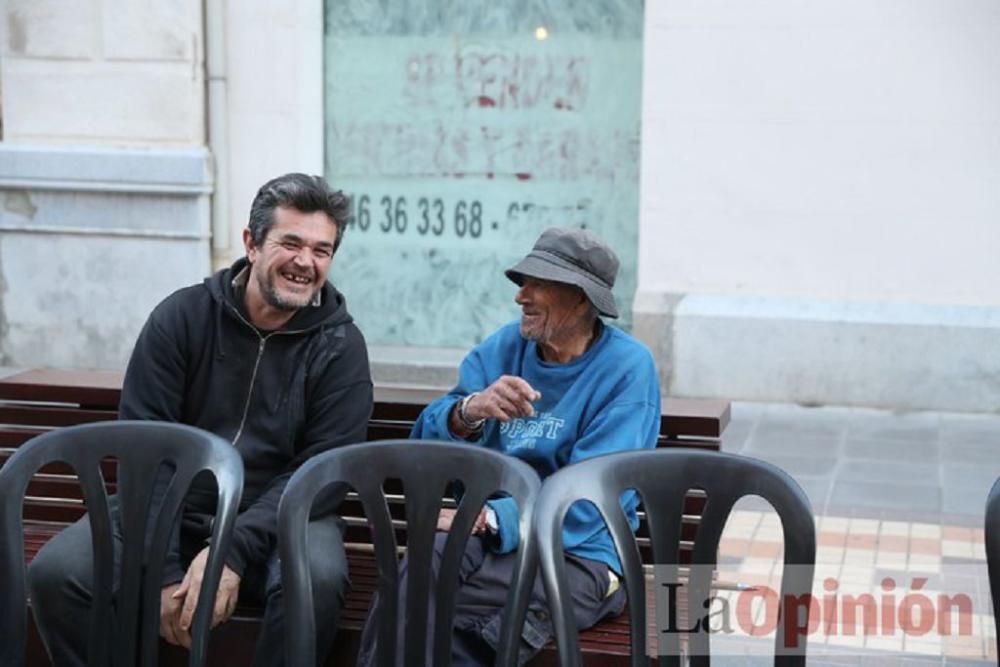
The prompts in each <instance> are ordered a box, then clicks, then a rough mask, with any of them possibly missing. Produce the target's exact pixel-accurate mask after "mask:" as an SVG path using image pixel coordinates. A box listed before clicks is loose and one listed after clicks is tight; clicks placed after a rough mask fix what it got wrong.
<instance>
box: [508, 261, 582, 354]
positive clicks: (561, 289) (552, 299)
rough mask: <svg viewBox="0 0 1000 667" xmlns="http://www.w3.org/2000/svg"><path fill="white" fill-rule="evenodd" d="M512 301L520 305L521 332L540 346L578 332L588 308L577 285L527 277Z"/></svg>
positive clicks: (561, 339) (562, 339)
mask: <svg viewBox="0 0 1000 667" xmlns="http://www.w3.org/2000/svg"><path fill="white" fill-rule="evenodd" d="M514 301H516V302H517V305H519V306H521V335H522V336H524V337H525V338H527V339H529V340H533V341H535V342H536V343H539V344H542V345H546V344H549V343H551V342H553V341H564V340H565V339H566V337H567V336H572V335H576V334H577V333H579V332H580V330H581V322H582V321H583V320H584V319H585V318H586V315H587V313H588V312H589V310H590V303H589V302H588V301H587V297H586V295H585V294H584V293H583V290H581V289H580V288H579V287H574V286H573V285H566V284H564V283H556V282H551V281H548V280H539V279H538V278H531V277H528V276H524V282H523V283H521V288H520V289H519V290H517V294H516V295H515V296H514Z"/></svg>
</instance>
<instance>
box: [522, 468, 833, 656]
mask: <svg viewBox="0 0 1000 667" xmlns="http://www.w3.org/2000/svg"><path fill="white" fill-rule="evenodd" d="M628 489H635V490H636V491H637V492H638V493H639V496H640V498H641V499H642V504H643V508H644V510H645V512H646V520H647V524H648V528H649V534H650V541H651V543H652V550H653V559H654V563H655V565H656V574H657V576H658V577H660V578H661V581H667V582H677V581H678V578H677V577H678V574H679V573H678V560H679V558H678V547H679V545H680V539H681V528H682V510H683V507H684V498H685V495H686V493H687V492H688V491H689V490H691V489H701V490H703V491H704V492H705V493H706V495H707V499H706V503H705V506H704V510H703V512H702V516H701V523H700V525H699V526H698V530H697V534H696V536H695V542H694V551H693V553H692V563H691V564H692V565H693V567H691V568H690V574H689V579H688V582H687V586H686V588H687V590H688V605H687V618H688V619H701V618H702V617H703V616H704V615H705V613H706V612H705V608H704V607H702V606H701V601H704V600H707V599H708V595H709V593H710V585H711V578H712V570H713V569H714V566H715V565H716V560H717V552H718V547H719V538H720V537H721V535H722V530H723V527H724V526H725V522H726V518H727V517H728V516H729V513H730V512H731V510H732V508H733V505H734V504H735V503H736V501H737V500H739V499H740V498H741V497H743V496H745V495H751V494H752V495H758V496H761V497H762V498H764V499H765V500H767V501H768V502H770V503H771V505H772V506H774V508H775V510H776V511H777V513H778V516H779V517H780V518H781V523H782V526H783V528H784V536H785V564H786V565H792V564H794V565H797V566H798V567H794V568H788V567H786V568H785V574H784V576H783V577H782V583H781V599H782V600H787V599H788V598H787V597H786V596H788V595H795V596H801V595H808V594H810V592H811V588H812V581H813V569H814V564H815V560H816V529H815V525H814V522H813V517H812V511H811V509H810V504H809V500H808V498H807V497H806V495H805V493H803V491H802V489H801V488H800V487H799V486H798V484H796V483H795V481H794V480H793V479H792V478H791V477H789V476H788V475H787V474H786V473H784V472H783V471H781V470H780V469H778V468H776V467H775V466H773V465H770V464H768V463H765V462H763V461H758V460H755V459H751V458H746V457H740V456H734V455H731V454H721V453H717V452H699V451H686V450H651V451H650V450H645V451H633V452H623V453H620V454H610V455H608V456H601V457H597V458H594V459H590V460H587V461H583V462H581V463H578V464H575V465H572V466H569V467H567V468H564V469H563V470H560V471H559V472H557V473H556V474H554V475H552V476H551V477H549V478H548V479H546V480H545V484H544V486H543V487H542V490H541V492H540V493H539V497H538V504H537V506H536V508H535V524H534V527H535V533H536V539H537V540H538V548H539V556H540V560H541V569H542V577H543V579H544V582H545V590H546V595H547V597H548V601H549V608H550V611H551V613H552V620H553V625H554V627H555V634H556V640H557V642H558V645H559V655H560V662H561V664H562V665H563V666H564V667H567V666H570V665H572V666H579V665H581V664H582V658H581V655H580V649H579V638H578V636H577V632H576V627H575V625H574V623H573V615H572V610H571V608H570V605H571V600H570V598H569V596H568V593H567V592H566V591H567V578H566V572H565V565H564V561H565V558H564V553H563V547H562V523H563V520H564V517H565V515H566V511H567V510H568V509H569V507H570V506H571V505H572V504H573V503H574V502H576V501H578V500H587V501H590V502H592V503H593V504H594V505H595V506H596V507H597V509H598V511H599V512H600V513H601V515H602V517H603V518H604V521H605V522H606V523H607V525H608V529H609V530H610V532H611V536H612V538H613V539H614V542H615V547H616V549H617V550H618V554H619V556H620V558H621V561H622V567H623V569H624V579H625V581H624V586H625V590H626V594H627V596H628V601H629V605H628V613H629V622H630V625H631V629H630V638H631V645H632V655H631V664H632V665H633V666H636V667H637V666H638V665H648V664H649V660H648V658H647V657H646V634H645V633H646V627H647V626H646V582H645V576H644V573H643V567H642V562H641V560H640V555H639V549H638V545H637V543H636V541H635V539H634V537H633V534H632V530H631V528H630V526H629V524H628V521H627V519H626V517H625V513H624V511H622V509H621V505H620V501H619V498H620V496H621V494H622V493H623V492H624V491H626V490H628ZM798 612H799V616H798V619H799V621H800V623H803V625H801V626H800V627H806V626H807V623H805V622H806V621H808V613H809V605H808V604H807V605H805V606H804V609H803V607H801V606H799V607H798ZM784 613H785V608H784V606H782V608H781V611H780V614H781V615H780V618H782V619H783V618H784ZM803 613H804V614H805V618H803V616H802V614H803ZM783 626H784V623H778V629H777V637H776V639H775V663H779V662H780V663H781V664H795V665H804V664H805V650H806V649H805V640H804V638H800V639H801V641H796V642H795V644H796V645H795V646H794V647H786V646H785V637H784V629H783ZM688 641H689V651H688V655H689V656H690V661H691V664H695V665H699V664H700V665H707V664H708V663H709V657H708V653H709V636H708V633H707V632H692V633H691V634H689V635H688ZM659 642H660V643H659V647H660V648H659V652H660V654H661V656H664V657H663V658H661V662H666V664H679V661H680V654H681V647H680V635H679V633H678V632H663V633H661V634H660V636H659Z"/></svg>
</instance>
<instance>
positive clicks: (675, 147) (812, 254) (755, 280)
mask: <svg viewBox="0 0 1000 667" xmlns="http://www.w3.org/2000/svg"><path fill="white" fill-rule="evenodd" d="M646 11H647V15H646V33H645V35H644V44H645V58H644V100H643V126H642V178H641V180H642V184H641V203H640V208H641V211H640V217H641V226H640V266H639V293H638V295H637V299H636V313H637V314H636V323H637V327H636V328H637V331H638V332H639V333H640V335H642V336H643V337H644V338H645V339H646V340H647V341H649V342H650V343H651V345H652V346H653V347H654V350H655V351H656V352H657V354H658V359H659V361H660V365H661V374H662V379H663V381H664V384H665V386H666V387H667V388H668V389H669V390H670V391H671V392H672V393H675V394H679V395H693V396H725V397H729V398H734V399H738V398H743V399H754V400H781V401H800V402H809V403H842V404H860V405H875V406H884V407H893V408H939V409H957V410H981V411H1000V357H998V355H997V354H996V343H997V341H998V340H1000V262H998V261H997V257H1000V3H998V2H996V1H995V0H810V1H809V2H801V1H797V0H761V1H759V2H752V3H747V2H743V1H742V0H670V1H668V2H648V3H647V4H646Z"/></svg>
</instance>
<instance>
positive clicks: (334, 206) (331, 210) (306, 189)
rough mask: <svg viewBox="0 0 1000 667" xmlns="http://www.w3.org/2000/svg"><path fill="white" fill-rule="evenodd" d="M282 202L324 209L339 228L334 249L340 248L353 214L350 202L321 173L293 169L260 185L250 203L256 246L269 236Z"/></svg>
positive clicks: (305, 210)
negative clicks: (313, 174) (276, 212)
mask: <svg viewBox="0 0 1000 667" xmlns="http://www.w3.org/2000/svg"><path fill="white" fill-rule="evenodd" d="M279 206H287V207H289V208H294V209H295V210H297V211H302V212H303V213H313V212H315V211H323V212H324V213H326V214H327V215H328V216H330V219H331V220H333V223H334V226H335V227H336V228H337V238H336V239H335V240H334V242H333V251H334V252H337V248H339V247H340V241H341V239H343V238H344V229H345V228H346V227H347V220H348V216H349V215H350V202H349V201H348V199H347V196H346V195H345V194H344V193H343V192H342V191H340V190H333V189H332V188H331V187H330V186H329V184H328V183H327V182H326V181H324V180H323V178H322V177H320V176H310V175H308V174H299V173H292V174H285V175H284V176H278V177H277V178H272V179H271V180H270V181H268V182H267V183H265V184H264V185H262V186H260V190H258V191H257V196H256V197H254V198H253V204H251V205H250V222H249V223H248V225H247V226H248V227H249V228H250V238H252V239H253V243H254V245H255V246H260V244H262V243H263V242H264V239H265V238H267V233H268V232H269V231H271V227H272V226H274V209H276V208H277V207H279Z"/></svg>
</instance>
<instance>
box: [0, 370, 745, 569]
mask: <svg viewBox="0 0 1000 667" xmlns="http://www.w3.org/2000/svg"><path fill="white" fill-rule="evenodd" d="M121 383H122V374H121V373H119V372H109V371H65V370H31V371H25V372H22V373H17V374H14V375H11V376H8V377H6V378H0V464H2V462H3V461H5V460H6V458H7V457H8V456H9V455H10V453H12V452H13V450H14V449H16V448H17V447H18V446H20V445H21V444H23V443H24V442H26V441H28V440H29V439H31V438H32V437H34V436H36V435H38V434H40V433H44V432H46V431H48V430H51V429H53V428H59V427H62V426H71V425H74V424H83V423H91V422H98V421H107V420H113V419H117V409H118V401H119V398H120V395H121ZM442 393H443V390H441V389H438V388H431V387H421V386H413V385H376V387H375V405H374V409H373V413H372V417H371V419H370V420H369V423H368V439H369V440H387V439H396V438H406V437H408V435H409V433H410V429H411V428H412V426H413V422H414V421H415V420H416V418H417V416H418V415H419V414H420V411H421V410H422V409H423V408H424V406H426V405H427V403H429V402H430V401H432V400H434V399H435V398H437V397H439V396H440V395H441V394H442ZM662 412H663V414H662V417H661V421H660V437H659V439H658V443H657V446H659V447H678V446H680V447H696V448H699V449H704V450H709V451H717V450H718V449H719V438H720V437H721V435H722V432H723V431H724V430H725V428H726V425H727V424H728V423H729V402H728V401H720V400H692V399H676V398H665V399H664V400H663V410H662ZM115 476H116V472H115V470H114V465H113V464H112V463H108V464H107V466H106V469H105V479H106V480H107V482H108V485H109V487H110V488H111V489H112V490H113V488H114V483H115ZM389 490H390V492H393V495H392V497H391V500H392V502H391V503H390V511H391V512H392V515H393V518H394V519H395V521H396V526H397V539H398V540H399V543H400V544H405V543H406V534H405V533H406V517H405V513H404V509H403V507H404V503H403V499H402V490H401V489H389ZM702 505H703V499H702V498H700V497H699V496H698V494H697V493H694V494H692V495H691V496H690V497H689V498H688V500H687V502H686V505H685V517H684V528H683V538H684V542H682V549H687V548H689V546H690V540H692V539H693V536H694V532H695V531H696V529H697V524H698V517H699V515H700V513H701V509H702ZM340 511H341V514H342V515H343V517H344V520H345V522H346V524H347V529H346V534H345V541H346V542H347V543H348V545H349V546H350V547H351V548H353V549H356V550H366V549H370V548H371V547H370V545H371V534H370V531H369V529H368V523H367V520H366V519H365V517H364V514H363V512H362V511H361V508H360V505H359V504H358V503H357V502H356V501H354V500H353V499H352V498H348V500H347V501H345V503H344V504H343V505H342V506H341V510H340ZM83 513H84V506H83V501H82V498H81V494H80V489H79V484H78V483H77V480H76V479H75V477H74V476H73V474H72V471H71V470H70V469H69V468H67V467H65V466H59V465H53V466H48V467H46V468H44V469H43V470H42V472H40V473H39V474H38V475H36V477H35V479H34V480H33V481H32V484H31V486H30V487H29V494H28V497H27V498H26V500H25V519H26V520H28V521H32V522H35V524H36V528H37V531H36V532H37V534H39V535H41V537H40V538H38V539H37V540H36V541H37V542H38V543H37V544H36V543H28V544H26V547H25V548H26V551H27V552H28V553H27V555H28V557H29V558H30V557H31V556H32V555H33V554H34V552H35V551H36V550H37V549H38V548H40V547H41V543H43V542H44V540H45V539H47V537H48V536H50V535H51V534H55V533H56V532H58V531H59V530H61V528H62V527H64V526H65V525H67V524H69V523H71V522H73V521H75V520H77V519H78V518H79V517H80V516H82V515H83ZM640 518H641V515H640ZM643 533H644V529H643V528H642V527H640V547H641V549H642V550H643V554H644V558H645V557H648V540H647V539H646V537H645V536H644V535H643ZM647 562H651V560H647Z"/></svg>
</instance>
